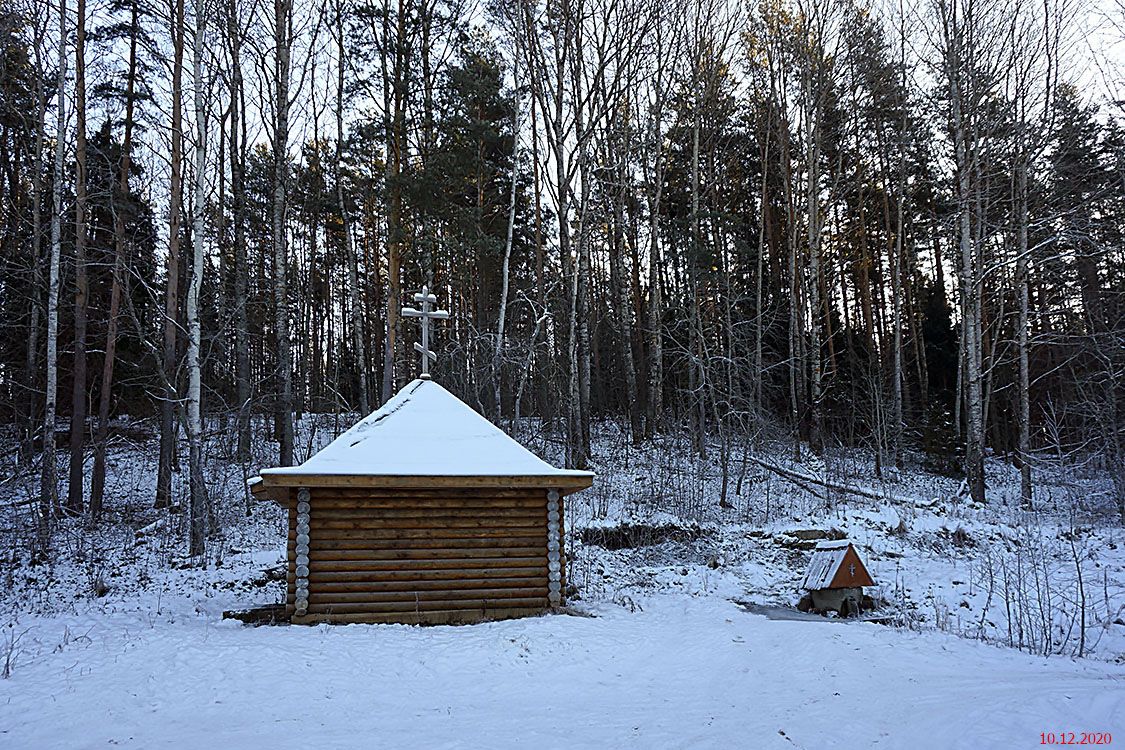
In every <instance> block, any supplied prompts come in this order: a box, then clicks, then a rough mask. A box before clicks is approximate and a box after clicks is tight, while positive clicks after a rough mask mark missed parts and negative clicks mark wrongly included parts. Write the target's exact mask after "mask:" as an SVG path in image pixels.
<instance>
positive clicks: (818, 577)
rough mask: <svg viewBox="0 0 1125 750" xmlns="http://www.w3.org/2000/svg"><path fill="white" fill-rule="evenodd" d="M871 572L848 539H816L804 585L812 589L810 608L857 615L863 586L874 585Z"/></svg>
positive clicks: (807, 589)
mask: <svg viewBox="0 0 1125 750" xmlns="http://www.w3.org/2000/svg"><path fill="white" fill-rule="evenodd" d="M874 585H875V581H874V580H872V578H871V574H870V573H868V572H867V568H866V566H864V564H863V561H862V560H861V559H860V558H859V553H858V552H856V551H855V546H854V545H853V544H852V543H851V542H849V541H848V540H847V539H837V540H831V541H822V542H817V545H816V549H815V550H813V555H812V559H811V560H810V561H809V570H808V573H806V574H805V581H804V583H803V584H802V588H804V589H805V590H806V591H808V592H809V597H810V602H809V603H810V605H811V607H810V608H811V609H814V610H817V611H820V612H826V611H835V612H839V613H840V614H841V615H849V614H858V613H859V611H860V609H861V606H862V603H863V587H864V586H874Z"/></svg>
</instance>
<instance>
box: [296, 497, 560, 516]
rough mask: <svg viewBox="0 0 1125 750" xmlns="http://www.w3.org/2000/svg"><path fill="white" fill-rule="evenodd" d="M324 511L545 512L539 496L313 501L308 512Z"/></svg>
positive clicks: (545, 508)
mask: <svg viewBox="0 0 1125 750" xmlns="http://www.w3.org/2000/svg"><path fill="white" fill-rule="evenodd" d="M328 510H344V511H347V510H351V511H380V510H391V511H393V510H399V511H401V510H413V511H416V512H417V511H422V512H426V513H450V512H452V513H469V512H475V513H484V512H491V511H499V510H525V511H542V512H543V513H546V512H547V503H546V502H545V501H544V500H543V499H542V498H537V499H534V500H495V501H486V500H464V501H458V500H442V501H437V500H413V499H407V500H403V501H401V502H400V501H392V500H364V499H361V498H353V499H350V500H318V501H314V503H313V505H312V507H311V508H310V509H309V512H310V513H311V514H312V515H316V514H317V513H320V512H323V511H328Z"/></svg>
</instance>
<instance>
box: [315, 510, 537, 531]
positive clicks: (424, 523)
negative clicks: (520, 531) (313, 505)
mask: <svg viewBox="0 0 1125 750" xmlns="http://www.w3.org/2000/svg"><path fill="white" fill-rule="evenodd" d="M329 518H332V519H334V520H342V521H351V520H355V516H354V515H351V516H340V515H332V514H326V515H324V516H319V517H317V518H314V519H313V521H312V523H310V524H309V525H310V527H311V526H313V525H314V524H315V523H316V522H317V521H318V520H320V519H323V520H328V519H329ZM379 526H380V528H384V529H446V528H448V529H493V528H546V526H547V518H546V514H545V513H544V514H543V517H542V518H540V517H533V516H525V517H520V518H488V517H483V518H482V517H474V516H464V517H460V518H432V517H431V518H426V517H419V518H387V519H380V520H379Z"/></svg>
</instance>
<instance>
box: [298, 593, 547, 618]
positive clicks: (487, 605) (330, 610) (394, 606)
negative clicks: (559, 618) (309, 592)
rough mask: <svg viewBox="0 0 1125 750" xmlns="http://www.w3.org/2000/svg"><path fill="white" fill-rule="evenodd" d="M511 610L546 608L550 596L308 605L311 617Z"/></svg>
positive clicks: (310, 603)
mask: <svg viewBox="0 0 1125 750" xmlns="http://www.w3.org/2000/svg"><path fill="white" fill-rule="evenodd" d="M512 607H543V608H546V607H547V597H545V596H534V597H525V598H518V599H517V598H512V599H507V598H504V599H446V600H434V601H424V602H351V603H344V602H334V603H332V604H313V603H312V602H309V613H311V614H379V613H391V612H398V613H404V614H405V613H409V612H426V611H431V610H447V609H475V610H485V611H487V610H489V609H509V608H512Z"/></svg>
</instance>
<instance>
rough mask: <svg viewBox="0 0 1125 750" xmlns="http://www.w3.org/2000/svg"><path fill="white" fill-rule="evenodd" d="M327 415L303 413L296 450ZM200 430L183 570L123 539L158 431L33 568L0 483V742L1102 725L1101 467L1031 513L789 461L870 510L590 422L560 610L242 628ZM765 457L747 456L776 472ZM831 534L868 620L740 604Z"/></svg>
mask: <svg viewBox="0 0 1125 750" xmlns="http://www.w3.org/2000/svg"><path fill="white" fill-rule="evenodd" d="M314 424H319V426H320V428H321V429H319V430H317V429H313V427H314ZM347 425H348V421H347V420H346V419H344V420H341V421H340V422H339V423H338V425H337V423H336V421H335V420H334V419H333V418H331V417H321V418H317V419H312V418H310V419H306V420H305V422H304V423H303V425H302V426H303V428H304V429H303V432H302V434H303V437H302V439H301V441H300V443H301V445H302V446H303V447H304V451H305V453H306V455H307V453H309V452H311V451H313V450H315V449H316V447H317V446H319V445H323V444H325V443H326V442H327V441H328V440H330V439H331V438H332V437H333V435H334V434H338V430H339V429H341V428H345V427H347ZM214 434H215V435H216V437H215V438H214V443H213V446H212V450H211V451H210V452H209V453H210V455H211V457H212V458H211V466H210V470H209V472H208V477H209V479H210V486H211V492H212V497H213V498H214V499H215V503H216V511H217V513H218V515H219V518H220V520H221V521H222V524H223V527H224V531H223V535H222V538H221V539H216V540H213V541H212V545H211V552H210V554H209V558H208V561H207V565H206V566H205V567H201V566H198V565H189V564H188V563H189V561H188V560H186V559H185V558H184V557H183V555H182V549H183V544H182V528H181V526H182V520H183V519H182V515H176V514H173V515H172V516H171V518H170V521H169V522H167V524H166V525H164V526H159V527H157V528H155V529H149V530H148V532H147V533H146V534H144V535H141V536H137V535H136V534H135V531H136V530H137V529H141V528H145V527H148V526H150V524H152V522H153V521H156V520H159V519H162V518H166V515H165V514H164V512H163V511H157V510H153V509H152V508H151V507H150V505H151V496H152V495H151V493H152V484H151V482H152V479H151V477H152V469H153V467H152V456H153V455H154V453H153V451H152V448H153V444H152V440H153V437H152V436H151V434H148V435H147V436H146V434H145V433H144V431H143V429H142V428H141V427H134V428H132V429H131V431H130V432H129V435H130V442H126V441H124V440H122V441H120V442H118V444H117V445H116V446H115V447H114V449H113V450H112V451H111V454H110V459H111V468H113V469H115V471H114V472H113V474H112V477H111V485H110V488H109V495H110V498H109V514H108V518H107V522H106V524H105V525H104V526H103V528H101V529H100V530H97V531H93V532H92V531H89V530H87V529H85V528H84V527H83V526H82V524H81V522H79V521H68V522H65V523H64V524H63V526H62V527H61V528H60V530H59V532H58V534H57V535H56V537H55V540H54V545H53V555H52V558H53V559H52V560H51V561H50V562H41V563H39V564H32V560H31V549H32V545H31V540H32V536H31V532H32V529H33V524H32V515H31V506H30V505H27V504H25V503H23V500H24V499H25V498H26V495H24V494H22V493H26V492H27V491H28V489H29V488H30V487H31V486H32V485H33V482H32V480H31V479H30V478H25V479H21V478H20V475H19V474H17V473H15V472H12V473H11V476H12V477H13V479H11V480H9V482H8V483H7V485H6V487H7V489H8V492H7V495H6V497H4V498H3V499H0V503H5V502H6V503H9V504H8V505H0V672H4V671H8V672H10V675H9V676H8V678H7V679H0V748H8V747H11V748H17V749H22V748H48V747H66V748H70V747H74V748H81V747H106V746H124V747H137V748H149V747H196V746H200V745H204V744H206V745H213V746H218V747H258V746H262V747H265V746H273V747H278V748H287V747H307V746H309V745H310V744H313V745H315V746H318V747H324V748H336V747H401V746H405V745H408V744H409V745H420V746H424V747H516V746H519V747H524V746H541V747H804V748H820V747H844V748H856V747H868V746H878V747H911V748H925V747H935V748H949V747H966V748H970V747H971V748H982V747H984V748H991V747H997V748H1008V747H1032V746H1038V745H1039V744H1040V733H1042V732H1054V733H1056V735H1058V734H1059V733H1061V732H1075V733H1076V734H1075V738H1076V741H1078V740H1080V739H1081V733H1082V732H1110V733H1114V734H1119V735H1120V738H1118V742H1121V741H1123V740H1125V620H1123V619H1122V617H1123V607H1125V549H1123V547H1125V535H1123V534H1122V533H1121V526H1120V523H1119V521H1118V519H1117V518H1116V517H1115V516H1114V513H1113V509H1112V506H1111V504H1110V503H1109V502H1108V498H1107V495H1106V493H1105V482H1104V477H1102V476H1101V475H1099V474H1098V473H1097V472H1096V471H1093V470H1087V471H1084V472H1079V471H1068V472H1065V473H1062V472H1060V473H1059V474H1058V475H1057V476H1056V475H1053V474H1051V473H1050V471H1049V470H1048V469H1047V468H1044V469H1043V470H1042V471H1040V472H1039V474H1038V475H1037V476H1038V478H1039V479H1040V481H1041V482H1042V484H1041V487H1040V498H1041V508H1040V510H1039V512H1037V513H1035V514H1028V513H1024V512H1022V511H1019V510H1017V509H1016V508H1015V504H1014V502H1013V500H1014V497H1015V494H1016V492H1017V490H1018V484H1015V474H1014V472H1012V471H1011V469H1010V468H1009V467H1007V466H1006V465H1004V464H1003V463H1001V462H1000V461H994V462H992V463H991V464H990V476H989V480H990V502H989V504H988V505H987V506H984V507H975V506H972V505H971V504H969V503H967V502H966V501H965V500H964V499H963V498H961V497H959V495H958V483H957V482H956V481H955V480H949V479H944V478H941V477H935V476H932V475H929V474H926V473H924V472H922V471H920V470H917V469H908V470H905V471H903V472H901V473H899V474H895V475H890V474H888V476H886V477H885V478H884V479H883V480H876V479H875V478H874V477H873V475H872V471H871V466H870V463H869V459H868V458H866V457H864V456H863V455H861V454H843V453H842V454H839V455H834V456H832V457H830V458H829V459H828V460H827V461H826V462H816V461H806V462H803V463H802V464H795V463H793V462H791V461H789V462H787V463H785V466H787V467H788V468H790V469H792V470H794V471H799V472H800V475H801V476H807V477H812V478H814V479H823V480H827V481H829V482H834V483H843V484H847V485H850V486H852V487H856V488H863V489H864V490H866V491H871V492H873V493H874V494H877V495H880V496H881V497H879V498H878V499H873V498H867V497H861V496H856V495H854V494H846V493H845V494H841V493H838V492H825V491H824V489H823V486H821V487H819V488H818V487H817V486H816V485H815V483H814V484H813V485H812V486H809V483H808V482H806V481H801V482H797V483H794V482H792V481H788V480H784V479H781V478H780V477H779V475H777V474H776V473H775V472H771V471H769V470H766V469H764V468H762V467H760V466H758V465H756V464H753V463H749V464H748V465H747V464H744V463H742V462H741V461H735V462H733V464H732V466H731V467H730V469H731V470H730V472H729V486H728V493H727V505H728V506H729V507H720V504H719V498H720V493H721V489H720V488H721V482H722V480H721V471H720V470H719V467H718V465H717V463H716V462H715V461H714V459H712V460H711V461H708V462H701V461H698V460H696V459H693V458H691V457H690V453H689V451H688V450H687V446H686V445H684V444H682V443H680V442H678V441H676V440H674V439H672V438H666V439H665V440H663V441H662V442H660V443H655V444H650V445H646V446H642V447H640V448H633V447H629V446H628V445H627V441H625V440H623V439H622V436H620V435H619V434H617V433H616V431H615V428H614V427H613V426H612V425H606V426H604V427H603V429H602V430H601V434H600V437H599V439H598V441H597V446H596V451H595V454H596V460H597V466H596V467H595V468H596V469H597V470H598V472H599V476H598V481H597V483H596V484H595V486H594V488H592V489H591V490H588V491H586V492H584V493H581V494H579V495H577V496H574V497H573V498H572V501H571V502H570V507H569V508H568V524H569V526H568V532H569V536H570V545H569V547H570V552H571V555H572V558H571V567H570V580H571V582H572V583H573V584H575V585H576V587H577V591H576V592H575V594H576V595H575V596H574V597H573V610H574V612H575V613H576V614H570V615H550V616H544V617H537V618H528V619H523V620H517V621H509V622H497V623H486V624H482V625H474V626H464V627H431V628H421V627H405V626H367V625H354V626H319V627H285V626H263V627H257V628H254V627H248V626H243V625H241V624H238V623H236V622H233V621H230V620H223V619H222V612H223V611H224V610H226V609H233V608H243V607H249V606H254V605H257V604H264V603H268V602H273V601H277V600H279V598H280V596H281V591H282V589H281V583H280V582H279V581H278V580H276V575H275V574H274V570H275V568H276V565H277V563H278V562H279V560H280V559H281V557H282V555H283V549H284V542H283V524H282V517H281V514H280V512H279V509H277V508H276V507H275V506H272V505H270V504H255V505H253V506H252V507H251V514H250V515H249V516H247V515H246V512H245V509H246V502H245V493H244V491H243V487H242V482H243V475H244V474H245V473H246V471H245V470H244V468H243V467H240V466H238V465H237V464H235V463H233V462H231V461H230V460H228V459H225V458H223V456H224V455H229V447H230V446H229V438H228V437H227V436H226V435H225V433H224V432H223V431H221V430H216V431H215V433H214ZM523 437H524V439H525V440H526V441H527V442H528V443H529V444H530V445H531V447H533V448H534V449H536V450H537V451H538V452H539V453H541V454H542V455H544V456H546V457H548V458H551V457H553V455H552V454H553V451H555V450H557V444H556V443H555V442H553V441H552V439H551V437H550V436H549V435H546V434H542V433H537V434H532V435H530V436H529V435H524V436H523ZM259 450H260V451H261V453H262V455H261V457H260V458H259V459H258V460H257V461H256V462H255V463H254V464H253V469H256V468H258V467H259V466H263V465H268V464H267V461H268V458H267V454H268V452H269V450H270V446H269V444H268V443H265V442H264V441H263V444H262V445H261V446H259ZM784 453H785V451H784V450H782V449H775V450H774V451H772V452H770V451H763V452H761V453H759V454H758V455H760V456H765V457H767V458H768V460H769V461H770V462H773V463H783V462H785V459H784V458H783V455H784ZM2 460H3V461H10V460H11V459H10V458H3V459H2ZM8 466H10V464H8V465H5V468H8ZM744 467H745V468H744ZM64 475H65V473H64ZM739 479H741V490H742V491H741V493H738V492H736V483H737V482H738V480H739ZM802 484H804V485H805V486H804V487H802V486H801V485H802ZM1013 487H1015V488H1017V490H1014V489H1013ZM828 533H832V534H837V533H844V534H847V535H848V536H849V537H850V538H851V539H853V540H854V541H855V542H856V544H857V547H858V548H859V550H860V554H861V555H863V556H864V558H865V559H866V561H867V563H868V567H869V568H870V570H871V572H872V574H873V575H874V577H875V578H876V580H877V581H878V582H879V587H878V589H877V591H876V593H877V594H878V595H879V596H881V598H883V599H884V600H885V601H886V603H885V605H884V607H883V614H884V615H885V616H886V617H887V618H888V620H889V621H890V622H891V623H893V626H888V625H876V624H872V623H859V622H830V621H819V622H809V621H787V620H775V619H768V618H767V617H764V616H762V615H759V614H751V613H750V612H749V611H747V609H746V608H744V607H741V606H739V604H738V603H737V602H757V603H767V604H776V605H783V606H790V605H792V604H793V603H794V602H795V601H796V599H797V597H798V596H799V593H800V592H799V591H798V584H799V582H800V578H801V576H802V575H803V573H804V567H805V565H806V563H807V561H808V556H809V552H808V550H807V549H806V548H807V547H808V546H809V545H810V541H809V540H808V539H803V538H802V537H808V536H815V535H817V534H828ZM1079 652H1081V653H1082V654H1083V658H1077V654H1078V653H1079ZM6 668H7V669H6Z"/></svg>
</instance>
